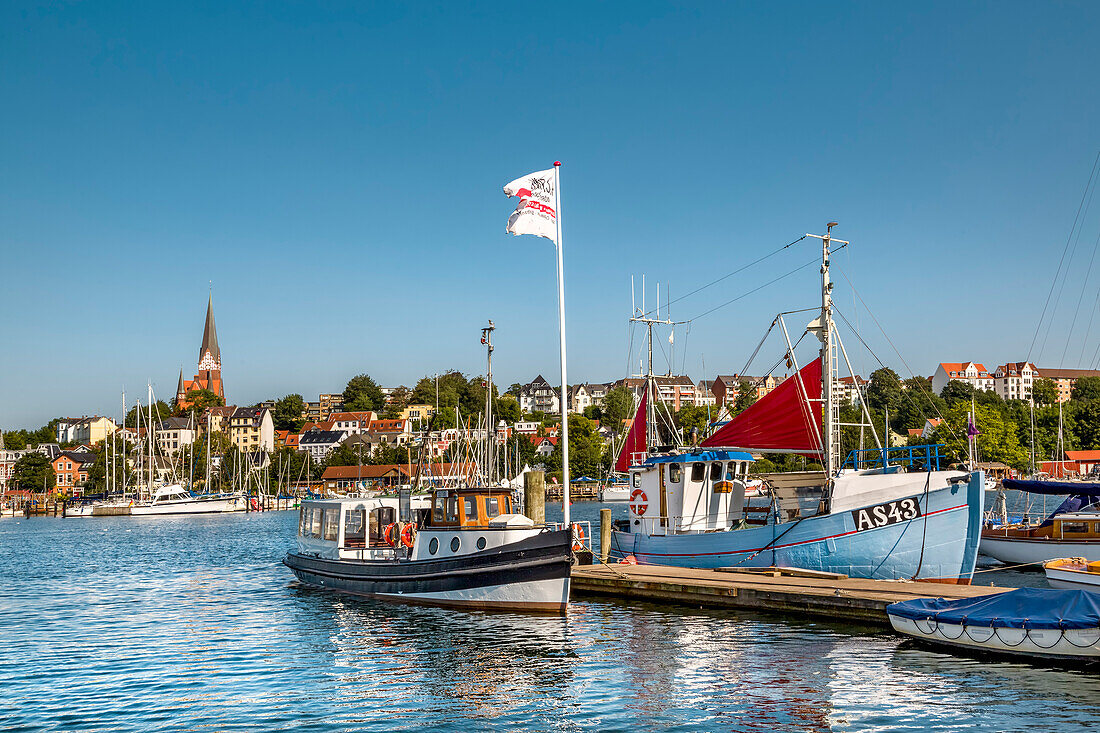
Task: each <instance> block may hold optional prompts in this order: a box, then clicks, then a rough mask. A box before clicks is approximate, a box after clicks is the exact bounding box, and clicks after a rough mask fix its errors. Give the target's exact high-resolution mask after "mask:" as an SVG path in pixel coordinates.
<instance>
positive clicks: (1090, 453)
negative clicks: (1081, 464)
mask: <svg viewBox="0 0 1100 733" xmlns="http://www.w3.org/2000/svg"><path fill="white" fill-rule="evenodd" d="M1066 458H1068V459H1069V460H1071V461H1100V450H1068V451H1066Z"/></svg>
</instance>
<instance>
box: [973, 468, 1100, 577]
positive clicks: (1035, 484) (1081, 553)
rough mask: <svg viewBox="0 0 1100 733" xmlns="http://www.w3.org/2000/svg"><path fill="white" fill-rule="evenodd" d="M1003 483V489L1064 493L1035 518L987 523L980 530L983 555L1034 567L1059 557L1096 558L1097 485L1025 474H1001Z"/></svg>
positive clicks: (1099, 538)
mask: <svg viewBox="0 0 1100 733" xmlns="http://www.w3.org/2000/svg"><path fill="white" fill-rule="evenodd" d="M1002 483H1003V485H1004V489H1005V490H1015V491H1023V492H1027V493H1031V494H1046V495H1055V496H1059V495H1061V496H1065V497H1066V498H1065V500H1064V501H1063V502H1062V503H1061V504H1060V505H1059V506H1058V507H1057V508H1056V509H1055V510H1054V511H1053V512H1052V513H1051V514H1050V516H1048V517H1047V518H1046V519H1044V520H1042V521H1041V522H1038V523H1035V522H1027V521H1020V522H1009V521H1005V520H1004V519H1002V521H999V522H989V523H987V524H986V526H985V527H984V528H983V529H982V539H981V551H982V554H984V555H988V556H990V557H992V558H994V559H996V560H1000V561H1001V562H1003V563H1008V564H1012V565H1017V564H1019V565H1025V564H1034V565H1036V566H1037V565H1039V564H1041V563H1043V562H1046V561H1047V560H1054V559H1056V558H1063V557H1082V558H1084V559H1085V560H1086V561H1088V562H1095V561H1100V504H1097V500H1098V499H1100V484H1098V483H1090V482H1085V481H1035V480H1025V479H1005V480H1004V481H1003V482H1002ZM1000 501H1001V502H1003V497H1002V498H1001V499H1000ZM1002 507H1003V503H1002Z"/></svg>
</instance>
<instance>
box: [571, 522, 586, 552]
mask: <svg viewBox="0 0 1100 733" xmlns="http://www.w3.org/2000/svg"><path fill="white" fill-rule="evenodd" d="M583 549H584V527H582V526H581V525H579V524H574V525H573V552H580V551H581V550H583Z"/></svg>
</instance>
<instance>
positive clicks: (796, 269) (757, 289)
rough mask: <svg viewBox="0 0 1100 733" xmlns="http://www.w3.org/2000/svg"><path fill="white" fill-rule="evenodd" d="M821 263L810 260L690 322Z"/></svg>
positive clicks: (704, 312)
mask: <svg viewBox="0 0 1100 733" xmlns="http://www.w3.org/2000/svg"><path fill="white" fill-rule="evenodd" d="M839 249H841V248H840V247H838V248H837V250H839ZM834 251H836V250H834ZM820 262H821V258H820V257H817V258H814V259H812V260H810V261H809V262H807V263H806V264H804V265H799V266H798V267H796V268H794V269H793V270H789V271H788V272H785V273H783V274H782V275H780V276H779V277H777V278H774V279H772V280H769V281H768V282H766V283H763V284H762V285H758V286H757V287H755V288H753V289H752V290H749V291H747V292H744V293H742V294H741V295H738V296H737V297H736V298H732V299H730V300H727V301H726V302H725V303H721V304H719V305H716V306H714V307H713V308H711V309H710V310H707V311H703V312H702V313H700V314H699V315H697V316H695V317H694V318H689V319H688V322H689V323H690V322H692V321H697V320H699V319H700V318H702V317H703V316H709V315H710V314H711V313H713V312H714V311H716V310H719V309H720V308H725V307H726V306H727V305H731V304H732V303H736V302H737V301H739V300H741V299H742V298H747V297H749V296H750V295H752V294H753V293H757V292H759V291H761V290H763V289H764V288H766V287H768V286H769V285H774V284H775V283H777V282H779V281H780V280H782V279H784V278H786V277H790V276H791V275H793V274H795V273H796V272H798V271H799V270H805V269H806V268H807V267H809V266H810V265H816V264H818V263H820Z"/></svg>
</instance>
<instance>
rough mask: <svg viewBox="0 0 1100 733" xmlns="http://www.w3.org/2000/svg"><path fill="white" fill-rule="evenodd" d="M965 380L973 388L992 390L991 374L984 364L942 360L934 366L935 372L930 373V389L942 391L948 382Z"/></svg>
mask: <svg viewBox="0 0 1100 733" xmlns="http://www.w3.org/2000/svg"><path fill="white" fill-rule="evenodd" d="M952 381H955V382H966V383H967V384H969V385H970V386H971V387H973V388H974V389H980V390H983V391H985V392H992V391H993V375H992V374H991V373H990V371H989V370H988V369H986V368H985V364H981V363H979V362H976V361H944V362H940V363H939V364H938V365H937V366H936V373H935V374H933V375H932V391H933V392H935V393H936V394H940V393H941V392H943V388H944V387H946V386H947V383H948V382H952Z"/></svg>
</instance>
